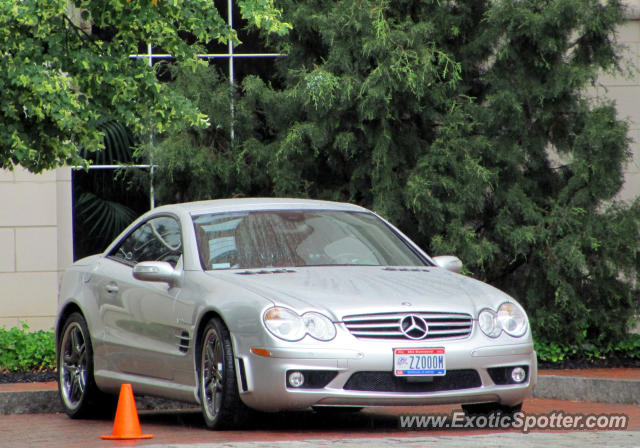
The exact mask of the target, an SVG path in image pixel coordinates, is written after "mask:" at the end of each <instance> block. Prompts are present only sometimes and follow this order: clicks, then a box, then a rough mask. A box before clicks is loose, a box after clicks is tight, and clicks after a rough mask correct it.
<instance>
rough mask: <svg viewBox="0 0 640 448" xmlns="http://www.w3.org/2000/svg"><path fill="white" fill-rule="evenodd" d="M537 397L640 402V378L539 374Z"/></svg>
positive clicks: (603, 401) (606, 401)
mask: <svg viewBox="0 0 640 448" xmlns="http://www.w3.org/2000/svg"><path fill="white" fill-rule="evenodd" d="M533 396H534V397H536V398H555V399H558V400H574V401H595V402H598V403H625V404H640V380H627V379H619V378H616V379H610V378H585V377H575V376H559V375H539V376H538V382H537V384H536V387H535V389H534V390H533Z"/></svg>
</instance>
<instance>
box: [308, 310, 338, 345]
mask: <svg viewBox="0 0 640 448" xmlns="http://www.w3.org/2000/svg"><path fill="white" fill-rule="evenodd" d="M302 320H303V321H304V327H305V329H306V330H307V334H308V335H309V336H311V337H313V338H316V339H320V340H321V341H329V340H331V339H333V338H335V337H336V326H335V325H333V322H331V321H330V320H329V318H328V317H326V316H323V315H322V314H320V313H305V314H303V315H302Z"/></svg>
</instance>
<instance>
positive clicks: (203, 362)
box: [198, 318, 249, 429]
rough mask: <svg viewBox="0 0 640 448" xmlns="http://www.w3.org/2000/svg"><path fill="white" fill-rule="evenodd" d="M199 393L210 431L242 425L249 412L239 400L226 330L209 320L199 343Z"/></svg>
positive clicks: (222, 325)
mask: <svg viewBox="0 0 640 448" xmlns="http://www.w3.org/2000/svg"><path fill="white" fill-rule="evenodd" d="M198 373H199V387H200V390H199V394H200V401H201V402H202V415H203V416H204V421H205V423H206V425H207V427H208V428H209V429H224V428H234V427H238V426H242V425H243V424H244V423H245V422H246V420H247V418H248V412H249V409H248V408H247V407H246V405H245V404H244V403H243V402H242V401H241V400H240V396H239V394H238V385H237V382H236V369H235V363H234V357H233V347H232V346H231V338H230V337H229V330H227V328H226V327H225V325H224V324H223V323H222V321H220V320H219V319H215V318H214V319H211V320H210V321H209V322H208V323H207V325H206V327H205V328H204V331H203V333H202V339H201V344H200V368H199V372H198Z"/></svg>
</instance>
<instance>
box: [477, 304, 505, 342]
mask: <svg viewBox="0 0 640 448" xmlns="http://www.w3.org/2000/svg"><path fill="white" fill-rule="evenodd" d="M478 325H480V329H481V330H482V332H483V333H484V334H486V335H487V336H489V337H490V338H497V337H498V336H500V333H502V329H501V328H500V326H499V325H498V320H497V319H496V313H495V312H494V311H493V310H489V309H485V310H482V311H480V314H479V315H478Z"/></svg>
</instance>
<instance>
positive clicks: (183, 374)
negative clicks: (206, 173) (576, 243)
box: [56, 199, 537, 429]
mask: <svg viewBox="0 0 640 448" xmlns="http://www.w3.org/2000/svg"><path fill="white" fill-rule="evenodd" d="M461 267H462V265H461V262H460V260H459V259H457V258H456V257H453V256H441V257H430V256H429V255H427V254H426V253H424V252H423V251H422V250H421V249H420V248H419V247H418V246H417V245H416V244H414V243H413V242H411V240H409V239H408V238H407V237H406V236H404V235H403V234H402V233H401V232H400V231H399V230H398V229H397V228H395V227H394V226H393V225H391V224H390V223H388V222H386V221H385V220H384V219H382V218H381V217H379V216H378V215H376V214H375V213H372V212H370V211H368V210H366V209H364V208H362V207H359V206H355V205H351V204H344V203H336V202H324V201H313V200H301V199H230V200H215V201H205V202H194V203H185V204H175V205H167V206H162V207H158V208H156V209H154V210H152V211H150V212H147V213H146V214H144V215H143V216H141V217H140V218H138V219H137V220H136V221H135V222H134V223H132V224H131V225H130V226H129V227H128V228H127V229H126V230H125V231H124V232H123V233H122V234H121V235H120V236H119V237H118V238H116V240H115V241H114V242H113V243H112V244H111V245H110V246H109V247H107V249H106V250H105V252H104V253H102V254H99V255H94V256H91V257H88V258H84V259H82V260H79V261H77V262H76V263H74V264H73V265H72V266H71V267H70V268H69V269H68V270H67V271H66V273H65V274H64V277H63V280H62V284H61V287H60V294H59V311H58V317H57V322H56V337H57V344H56V347H57V355H58V361H57V362H58V372H59V391H60V397H61V400H62V403H63V404H64V407H65V409H66V411H67V413H68V414H69V416H71V417H74V418H79V417H85V416H88V415H91V414H92V413H94V412H95V411H96V409H97V408H99V407H101V406H102V400H103V399H104V397H105V396H106V395H111V396H113V394H116V393H117V392H118V390H119V389H120V385H121V384H123V383H130V384H132V386H133V390H134V392H135V393H136V394H140V395H153V396H159V397H165V398H170V399H175V400H181V401H186V402H191V403H198V404H200V405H201V407H202V412H203V416H204V420H205V422H206V424H207V426H208V427H209V428H212V429H214V428H223V427H230V426H237V425H239V424H241V423H242V422H243V421H244V420H246V417H247V416H248V414H249V412H250V410H251V409H254V410H259V411H271V412H273V411H280V410H293V409H305V408H314V409H317V410H322V409H326V408H332V409H344V410H353V409H358V408H361V407H364V406H385V405H403V406H404V405H429V404H441V403H460V404H462V406H463V408H464V409H465V410H467V411H468V412H472V413H483V412H516V411H517V410H519V409H520V407H521V405H522V401H523V400H524V399H525V398H526V397H527V396H528V395H529V394H530V392H531V390H532V388H533V386H534V384H535V381H536V374H537V366H536V354H535V351H534V349H533V343H532V339H531V329H530V326H529V323H528V320H527V316H526V314H525V312H524V310H523V309H522V307H521V306H520V305H519V304H518V303H517V302H516V301H515V300H514V299H513V298H512V297H510V296H508V295H507V294H505V293H503V292H501V291H499V290H497V289H495V288H493V287H491V286H489V285H487V284H484V283H481V282H479V281H476V280H473V279H471V278H469V277H466V276H464V275H460V274H459V271H460V270H461Z"/></svg>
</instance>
